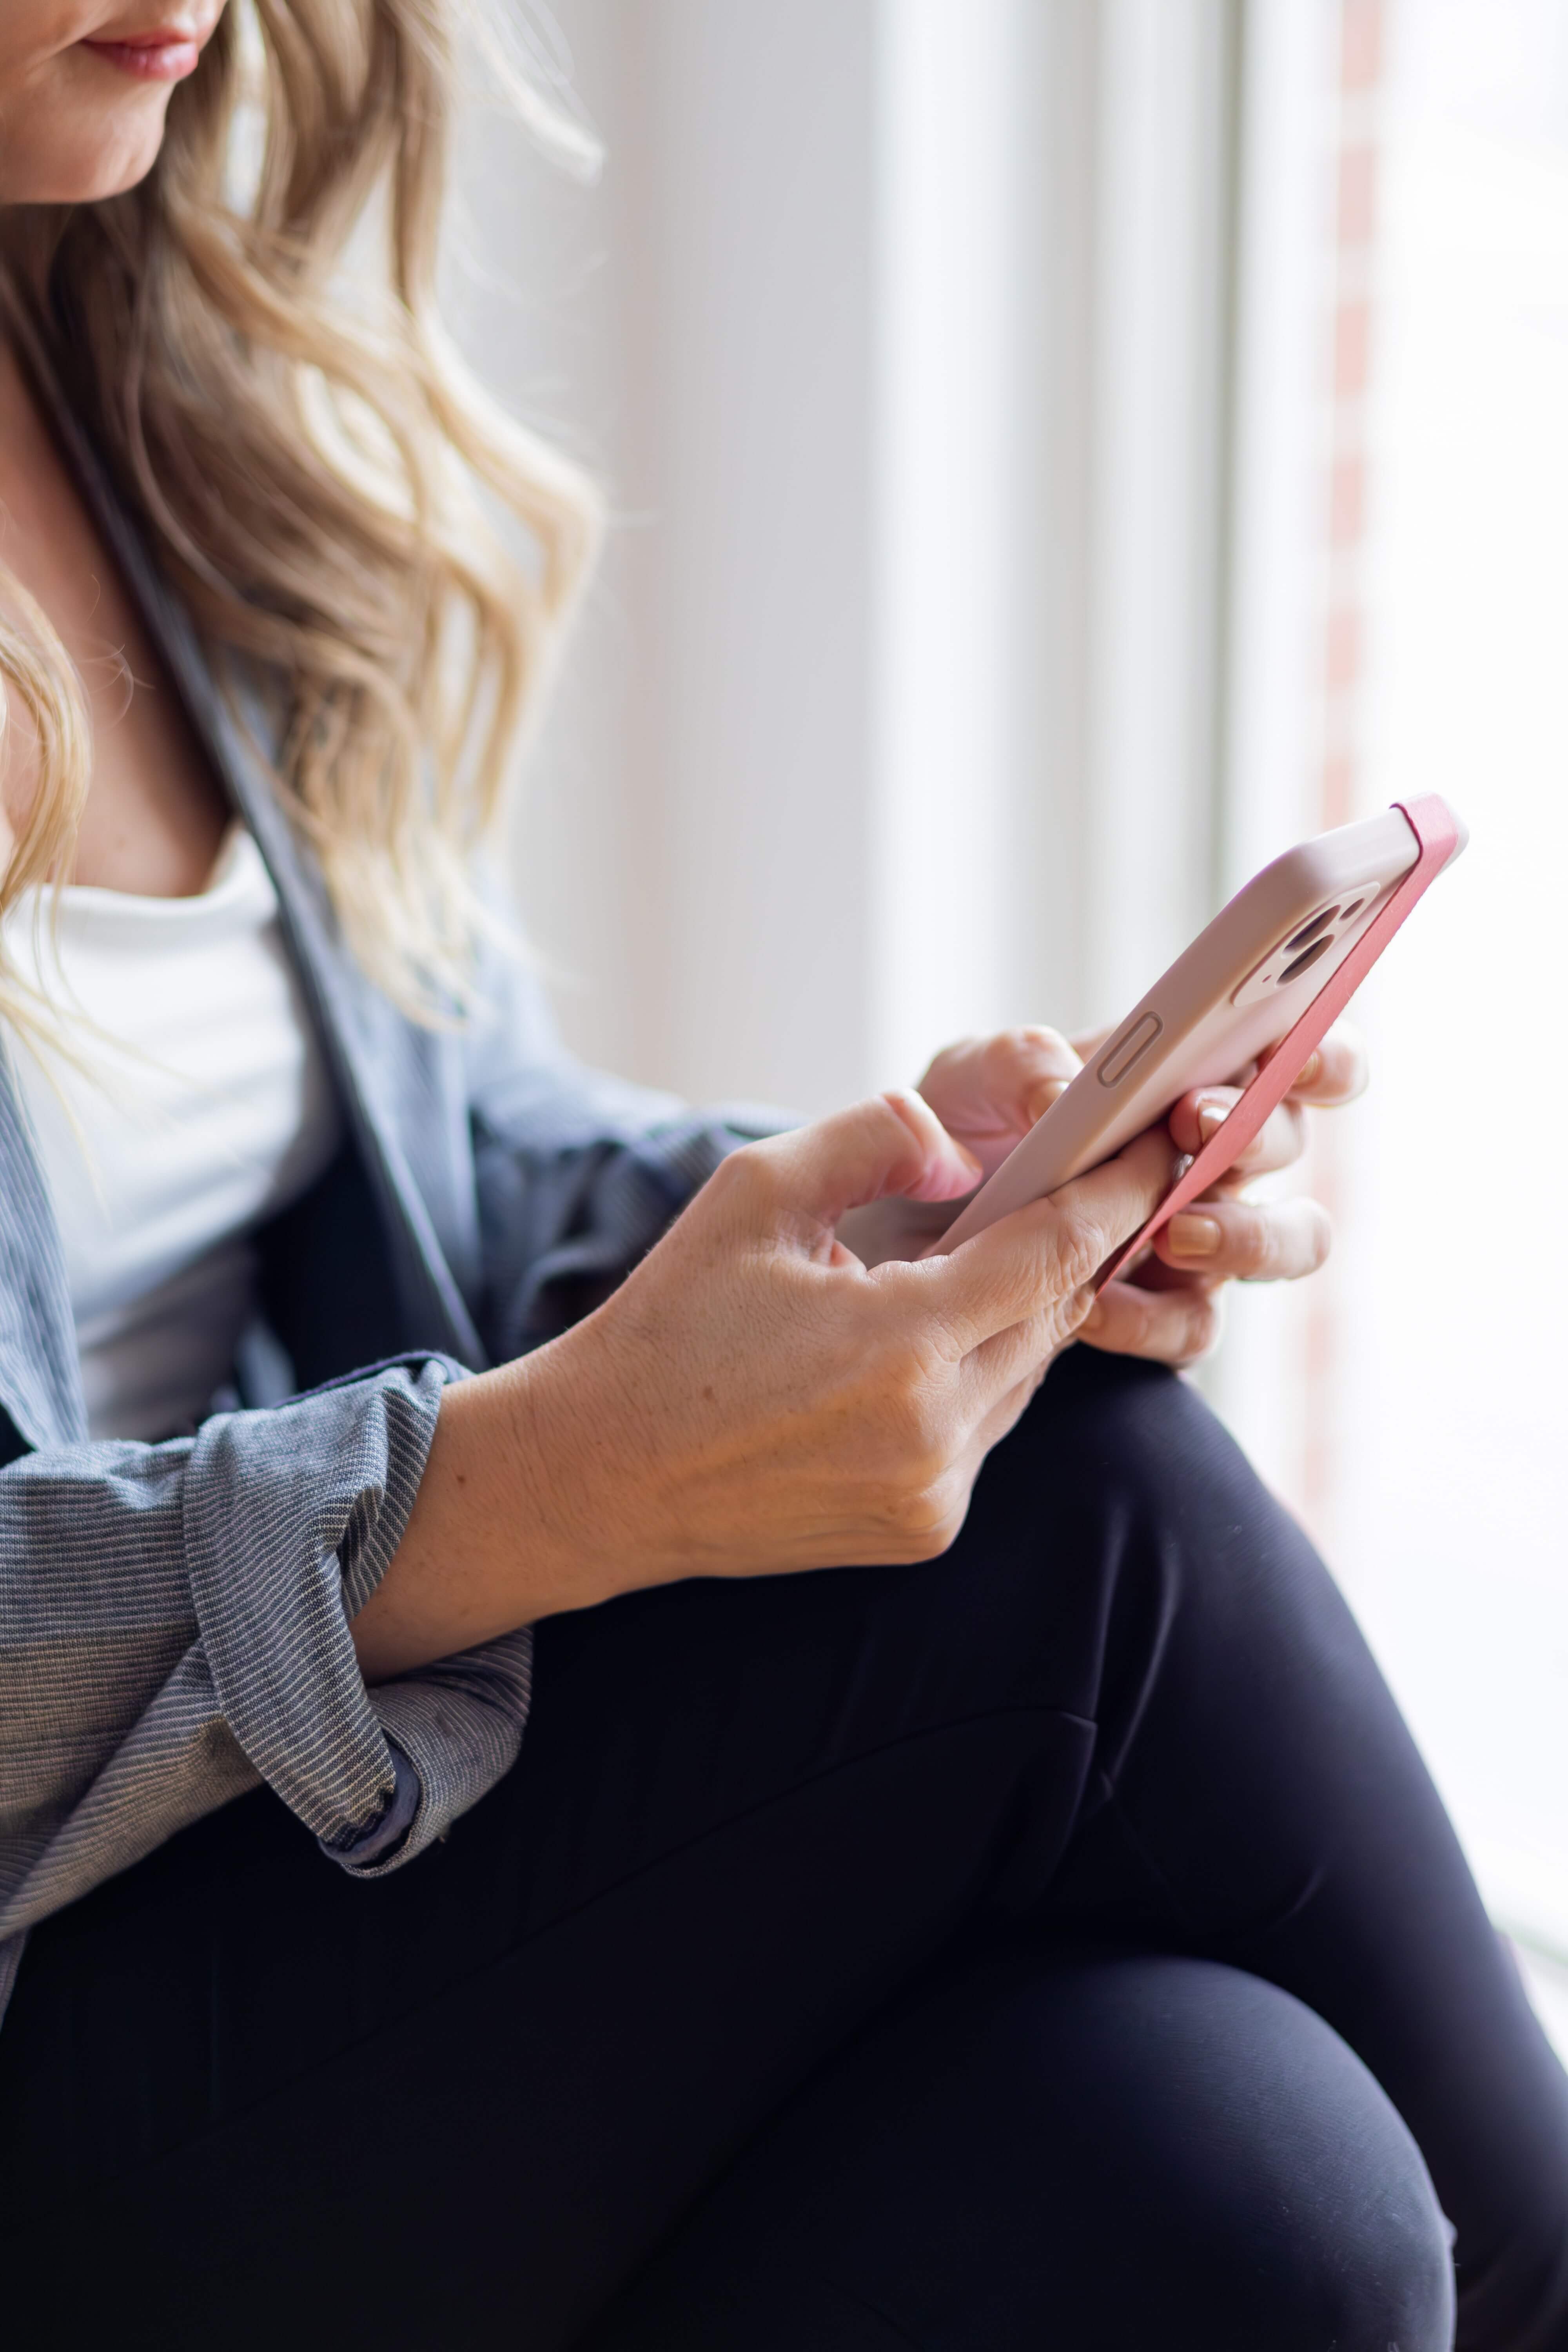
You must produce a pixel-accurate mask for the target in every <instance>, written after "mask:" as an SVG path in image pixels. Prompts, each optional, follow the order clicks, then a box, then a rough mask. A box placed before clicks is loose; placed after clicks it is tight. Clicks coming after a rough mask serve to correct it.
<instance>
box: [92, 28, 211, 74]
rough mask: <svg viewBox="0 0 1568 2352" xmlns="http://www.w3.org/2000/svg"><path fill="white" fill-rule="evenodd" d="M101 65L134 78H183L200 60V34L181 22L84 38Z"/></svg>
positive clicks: (191, 72)
mask: <svg viewBox="0 0 1568 2352" xmlns="http://www.w3.org/2000/svg"><path fill="white" fill-rule="evenodd" d="M81 46H82V47H83V48H84V49H89V50H90V51H91V53H92V55H93V56H94V57H95V58H100V59H101V60H102V62H103V63H104V64H105V65H108V66H115V67H117V68H119V70H120V71H121V73H124V74H130V75H132V77H133V78H134V79H136V80H138V81H183V80H184V78H185V76H186V75H187V74H193V73H195V69H196V68H197V66H198V65H199V64H200V63H201V55H202V40H201V37H200V36H199V35H197V34H195V33H193V32H190V31H189V30H188V29H187V28H186V27H185V26H183V25H180V26H176V25H166V26H157V27H155V28H154V29H153V31H152V32H147V33H128V34H125V35H123V36H122V37H121V38H120V39H119V40H100V41H84V42H83V43H82V45H81Z"/></svg>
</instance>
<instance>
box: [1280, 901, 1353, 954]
mask: <svg viewBox="0 0 1568 2352" xmlns="http://www.w3.org/2000/svg"><path fill="white" fill-rule="evenodd" d="M1339 911H1340V910H1339V908H1338V907H1325V908H1323V910H1322V912H1321V914H1318V915H1314V916H1313V918H1312V919H1311V921H1310V923H1303V924H1302V926H1301V928H1300V930H1299V931H1292V933H1291V934H1290V937H1289V939H1288V940H1286V942H1285V950H1284V952H1285V953H1286V954H1287V955H1288V956H1289V955H1294V954H1295V952H1296V950H1297V949H1298V948H1304V947H1305V946H1306V944H1307V942H1308V940H1315V939H1316V938H1317V936H1318V933H1319V932H1320V931H1324V930H1327V929H1328V927H1329V925H1330V924H1331V922H1332V921H1333V919H1334V917H1335V916H1336V915H1337V914H1338V913H1339Z"/></svg>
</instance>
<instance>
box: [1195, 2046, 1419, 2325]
mask: <svg viewBox="0 0 1568 2352" xmlns="http://www.w3.org/2000/svg"><path fill="white" fill-rule="evenodd" d="M1356 2104H1357V2105H1359V2106H1360V2108H1361V2110H1362V2112H1361V2114H1360V2116H1358V2117H1357V2118H1355V2120H1354V2122H1353V2123H1352V2126H1351V2128H1350V2130H1349V2131H1348V2133H1347V2137H1346V2138H1345V2140H1344V2142H1343V2143H1342V2146H1341V2147H1340V2148H1338V2149H1337V2150H1332V2149H1328V2148H1324V2147H1319V2148H1318V2149H1316V2150H1313V2151H1311V2152H1310V2154H1308V2155H1307V2156H1306V2159H1305V2160H1304V2161H1303V2163H1302V2164H1301V2166H1300V2170H1299V2172H1298V2175H1297V2182H1298V2197H1299V2201H1298V2203H1297V2205H1296V2208H1295V2210H1294V2211H1293V2212H1290V2213H1289V2214H1287V2213H1284V2212H1274V2213H1269V2214H1254V2216H1253V2217H1252V2220H1253V2227H1252V2228H1251V2229H1250V2230H1248V2231H1246V2232H1245V2234H1244V2238H1243V2242H1242V2244H1241V2246H1240V2247H1239V2248H1238V2250H1237V2251H1238V2252H1240V2253H1241V2255H1242V2258H1243V2259H1244V2260H1247V2259H1248V2258H1250V2259H1251V2261H1252V2262H1253V2263H1254V2265H1255V2273H1254V2274H1255V2278H1256V2282H1257V2305H1258V2326H1259V2333H1258V2339H1257V2340H1258V2343H1259V2344H1262V2343H1267V2344H1268V2345H1269V2346H1270V2347H1272V2352H1323V2347H1327V2346H1336V2347H1344V2352H1449V2348H1450V2347H1451V2346H1452V2344H1453V2341H1454V2317H1455V2300H1454V2264H1453V2256H1452V2252H1451V2247H1450V2234H1449V2231H1448V2227H1447V2222H1446V2221H1445V2220H1444V2218H1443V2214H1442V2210H1441V2209H1440V2208H1439V2206H1438V2203H1437V2200H1436V2193H1435V2191H1434V2189H1433V2187H1432V2183H1431V2179H1430V2178H1429V2176H1428V2174H1427V2171H1426V2165H1425V2164H1424V2163H1423V2161H1422V2159H1421V2156H1420V2152H1419V2150H1418V2149H1417V2148H1416V2147H1415V2142H1414V2140H1412V2139H1411V2137H1410V2135H1409V2133H1408V2132H1407V2131H1406V2130H1405V2126H1404V2125H1403V2124H1402V2123H1401V2122H1400V2119H1399V2117H1398V2116H1396V2115H1395V2114H1394V2109H1393V2108H1392V2106H1390V2105H1389V2103H1388V2102H1387V2100H1386V2099H1385V2098H1384V2095H1383V2094H1382V2092H1381V2091H1379V2090H1378V2089H1377V2088H1376V2085H1375V2084H1372V2083H1371V2082H1370V2079H1369V2082H1368V2084H1367V2086H1366V2095H1365V2097H1364V2098H1363V2099H1362V2100H1360V2101H1358V2102H1357V2103H1356Z"/></svg>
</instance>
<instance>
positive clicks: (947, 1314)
mask: <svg viewBox="0 0 1568 2352" xmlns="http://www.w3.org/2000/svg"><path fill="white" fill-rule="evenodd" d="M1176 1165H1177V1154H1176V1151H1175V1148H1174V1146H1173V1143H1172V1141H1171V1139H1170V1137H1169V1135H1168V1134H1167V1133H1166V1131H1165V1129H1164V1128H1163V1127H1157V1128H1151V1129H1148V1130H1147V1132H1146V1133H1144V1134H1142V1135H1141V1136H1139V1137H1137V1138H1136V1139H1135V1140H1134V1141H1133V1142H1131V1143H1129V1144H1128V1145H1126V1146H1125V1148H1124V1149H1123V1150H1121V1151H1119V1152H1118V1153H1117V1154H1116V1156H1115V1158H1114V1159H1111V1160H1105V1161H1103V1162H1102V1163H1101V1164H1100V1167H1098V1168H1091V1169H1090V1170H1089V1171H1088V1173H1087V1174H1086V1175H1083V1176H1077V1177H1075V1178H1074V1179H1073V1181H1072V1182H1071V1183H1070V1184H1064V1185H1063V1186H1062V1187H1061V1190H1060V1191H1059V1192H1052V1193H1050V1194H1048V1195H1047V1198H1046V1199H1044V1200H1042V1201H1036V1202H1031V1204H1030V1205H1029V1207H1028V1208H1026V1209H1015V1210H1014V1211H1013V1213H1012V1214H1011V1215H1010V1216H1006V1217H999V1218H998V1219H997V1221H996V1223H994V1225H987V1227H986V1228H985V1231H984V1233H981V1234H975V1235H974V1237H973V1240H972V1241H967V1242H962V1243H961V1244H959V1246H958V1248H957V1249H955V1250H954V1251H953V1252H952V1255H950V1256H946V1257H940V1256H939V1257H931V1258H925V1259H923V1260H921V1263H920V1265H919V1267H918V1269H917V1268H911V1269H910V1271H911V1272H916V1271H918V1272H919V1273H920V1274H921V1275H922V1276H924V1277H925V1278H926V1279H927V1280H928V1281H929V1282H930V1284H931V1293H932V1304H933V1305H934V1306H935V1307H937V1309H938V1311H939V1312H940V1313H941V1314H942V1316H943V1318H944V1319H945V1320H946V1322H947V1324H948V1326H949V1328H950V1329H951V1330H952V1334H953V1337H954V1338H955V1339H956V1340H957V1341H958V1342H959V1344H960V1345H961V1346H962V1347H963V1350H964V1352H965V1353H966V1354H967V1353H968V1351H969V1350H970V1349H973V1348H977V1347H979V1346H981V1345H982V1344H983V1342H984V1341H985V1340H987V1339H994V1337H995V1336H996V1334H997V1333H998V1332H999V1331H1008V1330H1011V1329H1012V1328H1013V1326H1014V1325H1015V1324H1016V1323H1022V1322H1024V1321H1026V1319H1027V1318H1029V1317H1030V1316H1033V1315H1038V1314H1040V1313H1042V1312H1043V1311H1044V1310H1045V1309H1046V1308H1047V1307H1050V1306H1051V1305H1053V1304H1059V1305H1061V1306H1062V1307H1065V1308H1066V1309H1067V1313H1066V1316H1065V1319H1064V1328H1067V1329H1070V1328H1072V1327H1073V1326H1074V1325H1075V1324H1076V1323H1078V1322H1079V1321H1081V1319H1082V1318H1083V1317H1084V1316H1085V1315H1087V1314H1088V1312H1089V1307H1091V1305H1092V1304H1093V1301H1094V1287H1093V1285H1094V1277H1095V1276H1096V1274H1098V1272H1099V1271H1100V1267H1101V1266H1102V1265H1104V1264H1105V1261H1106V1259H1107V1258H1108V1257H1110V1255H1111V1254H1112V1252H1113V1251H1115V1250H1117V1249H1119V1248H1120V1247H1121V1244H1122V1243H1123V1242H1125V1241H1130V1240H1131V1237H1132V1235H1133V1234H1135V1233H1137V1231H1138V1230H1139V1227H1140V1226H1141V1225H1143V1224H1145V1223H1147V1222H1148V1220H1149V1219H1150V1218H1151V1217H1152V1215H1153V1213H1154V1212H1155V1210H1156V1209H1157V1208H1158V1207H1159V1205H1160V1203H1161V1202H1162V1201H1163V1199H1164V1197H1165V1194H1166V1192H1168V1191H1169V1189H1170V1184H1171V1179H1172V1177H1173V1174H1174V1172H1175V1169H1176Z"/></svg>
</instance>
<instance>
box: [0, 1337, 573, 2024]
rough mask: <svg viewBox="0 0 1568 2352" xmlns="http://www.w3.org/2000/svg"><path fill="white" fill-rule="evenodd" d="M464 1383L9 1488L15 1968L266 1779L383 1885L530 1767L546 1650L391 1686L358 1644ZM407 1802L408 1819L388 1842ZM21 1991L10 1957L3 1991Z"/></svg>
mask: <svg viewBox="0 0 1568 2352" xmlns="http://www.w3.org/2000/svg"><path fill="white" fill-rule="evenodd" d="M458 1376H459V1375H458V1369H457V1368H456V1367H455V1366H452V1365H450V1364H447V1362H445V1361H444V1360H441V1359H439V1358H436V1357H425V1358H420V1359H414V1360H409V1361H407V1362H402V1363H397V1364H389V1365H385V1366H382V1367H379V1368H377V1369H376V1370H373V1371H371V1372H369V1373H365V1374H362V1375H359V1376H357V1377H355V1378H353V1379H352V1380H346V1381H342V1382H339V1383H335V1384H334V1385H332V1386H331V1387H330V1388H327V1389H322V1390H318V1391H314V1392H313V1393H311V1394H310V1395H308V1396H304V1397H300V1398H297V1399H295V1400H292V1401H291V1402H289V1403H288V1404H285V1405H281V1406H279V1407H276V1408H274V1409H272V1410H269V1411H267V1412H235V1413H226V1414H218V1415H216V1416H215V1417H214V1418H213V1419H212V1420H211V1421H209V1422H207V1423H204V1424H203V1426H202V1428H201V1429H200V1430H199V1431H198V1432H197V1433H195V1436H194V1437H191V1438H189V1439H181V1440H179V1441H176V1442H174V1443H172V1444H165V1445H156V1446H149V1445H133V1444H97V1445H79V1446H68V1447H62V1448H60V1449H58V1451H56V1450H47V1451H39V1452H37V1453H34V1454H27V1455H25V1456H23V1457H22V1458H21V1459H19V1460H17V1461H16V1462H14V1463H12V1464H11V1465H9V1466H8V1467H7V1468H6V1469H5V1470H4V1471H3V1472H0V1946H9V1947H10V1948H11V1957H12V1958H13V1959H14V1954H15V1947H16V1939H17V1937H19V1936H20V1935H21V1934H22V1933H24V1932H25V1931H26V1928H27V1927H28V1926H29V1925H31V1924H32V1923H33V1922H35V1921H36V1920H37V1919H40V1918H43V1917H45V1916H47V1915H48V1914H49V1913H51V1912H53V1911H56V1910H58V1909H59V1908H61V1907H62V1906H64V1905H65V1904H67V1903H68V1902H71V1901H74V1900H75V1899H76V1898H77V1896H79V1895H82V1894H85V1893H86V1892H87V1891H88V1889H89V1887H91V1886H93V1885H97V1884H99V1883H100V1881H101V1880H103V1879H105V1878H107V1877H110V1876H111V1875H113V1874H114V1873H116V1872H117V1871H120V1870H123V1869H125V1868H126V1867H127V1866H128V1865H129V1864H132V1863H133V1862H135V1861H137V1860H139V1859H140V1858H141V1856H142V1855H143V1854H145V1853H149V1852H151V1851H152V1850H153V1847H155V1846H157V1845H159V1844H161V1843H163V1841H164V1840H165V1839H166V1838H168V1837H170V1836H172V1835H173V1834H174V1832H176V1831H177V1830H179V1829H181V1828H183V1827H184V1826H185V1825H186V1824H187V1823H189V1822H193V1821H195V1820H197V1819H199V1818H200V1817H201V1816H202V1815H203V1814H205V1813H207V1812H211V1811H214V1810H216V1807H218V1806H219V1805H222V1804H224V1803H226V1801H228V1800H229V1799H230V1798H231V1797H234V1796H236V1795H237V1794H239V1793H240V1792H241V1791H242V1790H246V1789H248V1788H252V1787H254V1786H256V1785H257V1784H258V1782H264V1783H266V1784H267V1785H268V1787H270V1788H272V1789H273V1790H275V1791H276V1792H277V1794H278V1795H279V1797H280V1798H281V1799H282V1801H284V1803H285V1804H287V1805H288V1806H289V1809H290V1810H291V1811H293V1812H294V1813H296V1814H297V1815H298V1816H299V1818H300V1821H301V1822H304V1823H305V1825H306V1826H307V1827H308V1828H309V1829H310V1831H311V1832H313V1833H314V1835H315V1836H316V1837H317V1838H318V1839H319V1840H320V1842H321V1845H322V1847H323V1849H324V1850H325V1852H327V1853H330V1854H331V1856H332V1857H333V1859H334V1860H336V1861H338V1862H340V1863H342V1864H343V1866H344V1867H346V1868H349V1869H352V1870H357V1871H360V1872H362V1873H364V1874H380V1873H381V1872H383V1871H385V1870H389V1869H394V1868H396V1867H398V1866H400V1865H401V1864H404V1863H405V1862H408V1861H410V1860H412V1859H413V1857H414V1856H415V1855H416V1854H417V1853H419V1852H420V1851H421V1850H422V1849H423V1848H424V1847H425V1846H426V1844H428V1843H429V1842H430V1840H431V1839H432V1838H436V1837H438V1836H440V1835H441V1834H442V1833H443V1832H444V1831H445V1830H446V1829H447V1827H448V1826H449V1825H450V1823H451V1822H453V1821H454V1820H455V1819H456V1818H457V1817H458V1815H459V1814H460V1813H462V1812H463V1811H465V1810H466V1809H467V1808H468V1806H469V1805H471V1804H473V1803H474V1802H475V1801H477V1800H478V1799H479V1797H480V1796H482V1795H483V1794H484V1793H485V1791H486V1790H487V1789H489V1788H490V1787H491V1786H492V1785H493V1784H494V1782H495V1781H496V1780H499V1779H500V1776H501V1774H502V1773H504V1772H505V1771H506V1770H507V1769H508V1768H509V1766H510V1764H511V1762H512V1761H513V1759H515V1757H516V1755H517V1753H518V1748H519V1745H520V1742H521V1736H522V1729H523V1724H524V1721H525V1719H526V1716H527V1711H528V1699H529V1685H530V1671H531V1642H530V1637H529V1635H528V1633H526V1632H523V1633H514V1634H512V1635H510V1636H508V1637H507V1638H506V1639H504V1640H502V1641H499V1642H493V1643H489V1644H487V1645H486V1646H485V1647H484V1648H483V1649H481V1650H478V1651H474V1652H471V1653H468V1654H466V1655H463V1656H459V1657H454V1658H449V1659H446V1660H443V1661H442V1662H440V1664H438V1665H436V1666H433V1667H430V1668H427V1669H425V1670H422V1671H421V1672H420V1673H418V1674H415V1675H406V1676H405V1677H402V1678H401V1679H399V1680H397V1681H395V1682H391V1683H387V1684H384V1685H380V1686H378V1687H377V1688H374V1689H367V1688H366V1685H365V1683H364V1680H363V1676H362V1675H361V1673H360V1670H359V1664H358V1660H357V1657H356V1655H355V1653H354V1647H353V1635H352V1633H351V1631H350V1628H351V1624H352V1622H353V1617H354V1615H355V1614H356V1613H357V1612H358V1611H359V1610H360V1609H361V1608H363V1606H364V1604H365V1602H366V1601H368V1600H369V1599H370V1597H371V1595H372V1593H373V1592H374V1591H375V1590H376V1587H377V1586H378V1585H379V1583H380V1581H381V1579H382V1577H383V1576H384V1573H385V1570H386V1568H387V1565H388V1563H389V1561H390V1560H391V1559H392V1557H393V1554H394V1553H395V1550H396V1549H397V1546H398V1543H399V1541H400V1540H401V1538H402V1535H403V1531H404V1528H405V1525H406V1524H407V1519H408V1515H409V1512H410V1511H411V1509H412V1507H413V1504H414V1498H415V1496H416V1493H417V1491H418V1486H419V1481H420V1477H421V1475H422V1474H423V1472H424V1468H425V1464H426V1457H427V1455H428V1453H429V1447H430V1442H431V1438H432V1436H433V1434H434V1432H435V1426H436V1418H437V1412H438V1410H439V1406H440V1400H441V1392H442V1390H443V1388H444V1387H445V1385H446V1383H447V1381H448V1380H449V1379H451V1378H454V1377H458ZM394 1743H395V1748H396V1750H397V1751H399V1754H400V1756H401V1759H403V1766H405V1768H406V1771H405V1770H404V1769H403V1768H402V1767H400V1764H399V1761H398V1759H397V1758H396V1757H395V1752H394ZM409 1774H411V1775H412V1781H411V1782H410V1780H409V1779H408V1777H407V1775H409ZM394 1809H397V1810H398V1811H399V1812H400V1813H402V1814H405V1815H406V1824H405V1826H400V1825H399V1823H397V1822H395V1823H394V1825H393V1826H394V1830H395V1832H396V1833H395V1834H387V1835H384V1836H381V1837H378V1836H377V1834H376V1832H378V1830H382V1829H384V1827H385V1824H386V1823H387V1821H388V1817H389V1813H390V1812H391V1811H393V1810H394ZM6 1974H7V1969H6V1967H5V1954H4V1953H3V1952H0V1990H3V1987H4V1982H5V1976H6Z"/></svg>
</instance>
